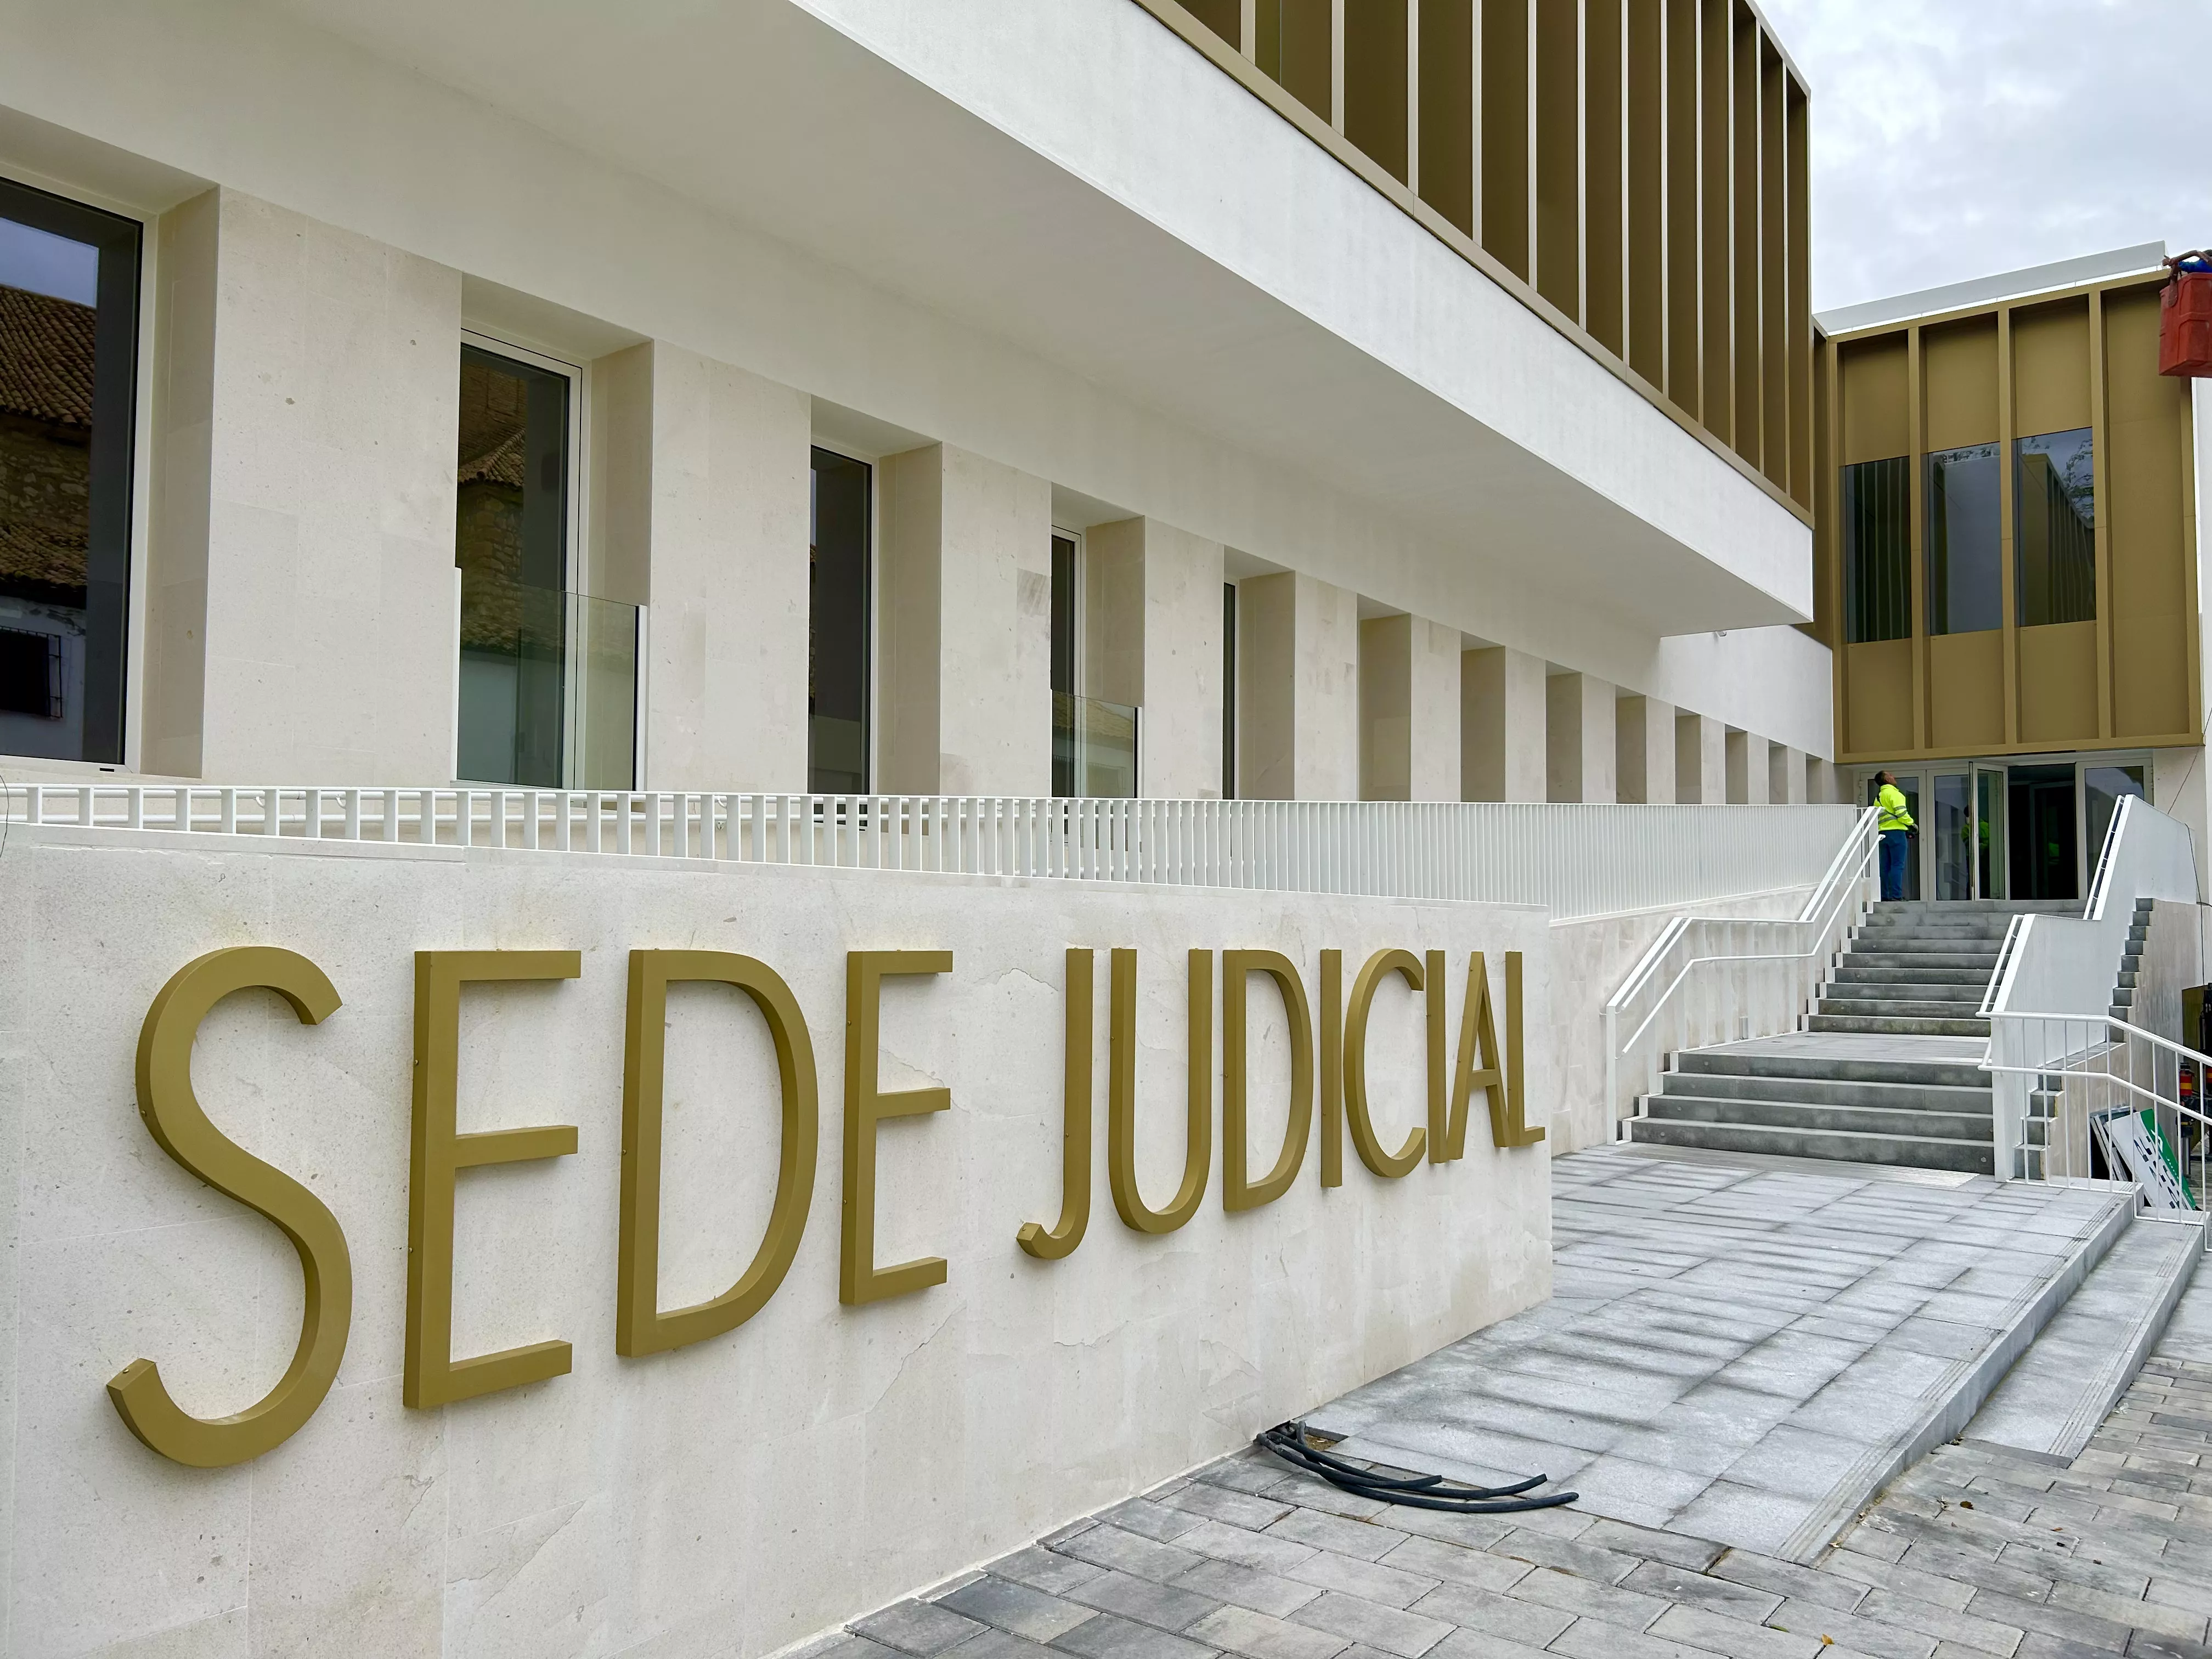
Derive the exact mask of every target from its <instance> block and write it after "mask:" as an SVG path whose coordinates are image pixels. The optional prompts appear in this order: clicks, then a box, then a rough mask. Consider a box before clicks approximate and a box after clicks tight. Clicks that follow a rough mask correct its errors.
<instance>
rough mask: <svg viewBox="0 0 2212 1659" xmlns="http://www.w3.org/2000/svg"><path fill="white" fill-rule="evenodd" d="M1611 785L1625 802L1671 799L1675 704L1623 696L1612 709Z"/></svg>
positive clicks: (1672, 796)
mask: <svg viewBox="0 0 2212 1659" xmlns="http://www.w3.org/2000/svg"><path fill="white" fill-rule="evenodd" d="M1613 787H1614V790H1615V792H1616V793H1617V794H1618V796H1619V798H1620V799H1622V800H1625V801H1653V802H1671V801H1672V800H1673V799H1674V705H1673V704H1672V703H1666V702H1660V701H1659V700H1658V699H1657V698H1656V697H1623V698H1621V699H1620V701H1619V702H1616V703H1614V705H1613Z"/></svg>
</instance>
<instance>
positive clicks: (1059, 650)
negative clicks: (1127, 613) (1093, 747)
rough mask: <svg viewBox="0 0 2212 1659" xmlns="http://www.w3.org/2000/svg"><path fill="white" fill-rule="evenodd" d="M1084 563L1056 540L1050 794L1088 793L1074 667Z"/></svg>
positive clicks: (1066, 539)
mask: <svg viewBox="0 0 2212 1659" xmlns="http://www.w3.org/2000/svg"><path fill="white" fill-rule="evenodd" d="M1082 584H1083V560H1082V556H1081V550H1080V548H1079V544H1077V542H1076V540H1075V538H1073V536H1060V535H1055V536H1054V538H1052V793H1054V794H1055V795H1060V796H1063V797H1065V796H1070V795H1082V794H1085V793H1088V791H1086V790H1085V788H1084V787H1083V785H1084V777H1083V758H1082V738H1083V707H1082V699H1081V697H1080V696H1079V695H1078V687H1077V681H1076V676H1077V674H1078V672H1079V670H1078V668H1077V666H1076V664H1077V659H1078V658H1079V656H1080V654H1081V646H1082V641H1081V639H1080V637H1079V635H1078V633H1077V629H1079V628H1080V627H1081V626H1082V616H1083V586H1082Z"/></svg>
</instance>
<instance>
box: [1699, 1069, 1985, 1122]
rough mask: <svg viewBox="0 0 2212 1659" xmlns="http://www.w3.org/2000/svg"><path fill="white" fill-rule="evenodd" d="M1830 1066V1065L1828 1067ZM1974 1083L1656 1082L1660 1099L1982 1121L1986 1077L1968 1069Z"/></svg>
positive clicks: (1709, 1077)
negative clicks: (1952, 1115) (1962, 1115)
mask: <svg viewBox="0 0 2212 1659" xmlns="http://www.w3.org/2000/svg"><path fill="white" fill-rule="evenodd" d="M1831 1066H1832V1062H1831ZM1966 1075H1967V1076H1968V1077H1969V1078H1972V1079H1976V1080H1975V1081H1971V1082H1965V1083H1942V1084H1936V1083H1926V1082H1920V1081H1915V1080H1911V1079H1907V1080H1902V1081H1892V1080H1889V1079H1858V1078H1846V1077H1838V1076H1835V1075H1833V1073H1832V1070H1821V1071H1813V1072H1800V1073H1784V1074H1782V1075H1778V1076H1766V1075H1761V1074H1760V1073H1756V1072H1753V1073H1750V1074H1748V1075H1744V1074H1741V1073H1725V1072H1712V1071H1705V1070H1696V1071H1692V1070H1681V1071H1674V1072H1669V1073H1667V1074H1666V1075H1665V1076H1664V1077H1662V1078H1661V1079H1660V1080H1659V1084H1660V1092H1661V1093H1662V1094H1664V1095H1688V1096H1694V1097H1697V1098H1699V1099H1701V1100H1778V1101H1787V1102H1794V1103H1800V1104H1804V1105H1809V1106H1864V1107H1869V1108H1873V1109H1878V1110H1881V1111H1890V1112H1966V1113H1977V1112H1978V1113H1980V1114H1982V1115H1984V1116H1986V1115H1988V1114H1989V1111H1990V1077H1989V1073H1986V1072H1980V1071H1977V1070H1974V1069H1972V1068H1971V1067H1970V1068H1968V1070H1967V1073H1966Z"/></svg>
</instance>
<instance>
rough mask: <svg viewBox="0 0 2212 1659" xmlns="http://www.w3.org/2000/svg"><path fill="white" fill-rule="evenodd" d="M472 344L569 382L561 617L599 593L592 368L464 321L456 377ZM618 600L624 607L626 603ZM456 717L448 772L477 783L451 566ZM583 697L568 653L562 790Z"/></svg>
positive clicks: (634, 697)
mask: <svg viewBox="0 0 2212 1659" xmlns="http://www.w3.org/2000/svg"><path fill="white" fill-rule="evenodd" d="M468 349H475V350H477V351H480V352H483V353H484V354H485V355H487V356H494V357H504V358H507V359H509V360H511V361H513V362H517V363H520V364H521V365H523V366H524V367H525V368H534V369H538V370H539V371H541V372H543V373H545V374H555V375H558V376H560V377H561V378H562V380H566V381H567V382H568V419H567V426H568V432H567V435H566V439H565V443H566V469H565V470H566V473H567V477H566V478H565V480H564V483H565V494H566V497H567V499H566V500H565V501H564V502H563V504H562V520H563V522H562V555H561V593H562V603H563V611H564V615H565V612H566V605H567V600H568V598H569V596H571V595H574V596H577V597H580V598H584V599H599V598H602V597H604V596H603V595H600V594H597V593H594V592H592V588H593V586H595V585H596V584H595V583H594V582H593V581H592V557H591V553H592V549H591V547H590V546H589V544H588V541H587V538H588V537H589V534H590V526H591V523H592V516H591V514H592V499H591V497H592V460H593V457H592V409H591V399H592V370H591V365H590V364H589V363H588V362H576V361H573V360H571V359H569V358H567V357H562V356H555V355H553V354H551V353H550V352H547V351H544V350H542V349H538V348H535V347H532V346H527V345H524V344H522V343H520V342H519V341H517V340H514V339H513V338H510V337H506V336H504V335H500V334H495V333H493V332H491V331H489V330H487V329H484V328H482V327H479V326H477V325H471V324H467V323H464V324H463V325H462V327H461V331H460V339H459V349H457V350H456V352H455V355H454V372H455V374H456V376H457V377H458V375H459V369H460V365H461V363H462V362H465V361H466V359H465V355H464V354H465V352H466V351H467V350H468ZM621 603H625V604H627V603H628V601H626V600H625V601H622V602H621ZM635 610H636V611H637V645H636V651H637V659H636V666H635V684H633V686H632V688H631V722H632V730H631V733H630V775H629V785H628V786H627V787H629V788H631V789H635V788H637V787H639V783H640V781H641V779H642V778H643V777H644V776H645V775H646V754H645V738H646V729H647V721H646V710H647V706H648V705H647V675H648V671H649V666H648V665H649V664H650V663H651V661H652V658H651V655H650V653H649V652H648V650H647V642H648V640H649V638H650V635H649V633H648V631H647V630H648V629H649V627H650V622H649V614H648V607H647V606H646V605H637V606H635ZM460 690H461V568H460V565H459V562H456V563H455V564H454V566H453V747H452V760H451V764H450V768H449V769H450V770H451V772H452V773H453V780H454V781H455V782H456V783H459V784H475V783H477V782H478V781H477V780H473V779H466V778H463V777H462V776H461V775H460V726H461V697H460ZM581 694H582V677H581V676H580V675H578V674H576V673H574V672H573V671H571V670H570V668H569V666H568V664H567V662H566V660H565V658H564V661H563V664H562V684H561V721H562V735H561V777H562V781H561V787H562V788H563V789H572V788H574V787H577V786H576V783H575V778H574V769H575V753H574V742H575V734H576V732H577V731H578V729H579V722H580V719H581V711H580V707H579V704H580V697H581ZM481 787H485V788H500V787H520V786H519V785H499V784H495V783H484V784H482V786H481Z"/></svg>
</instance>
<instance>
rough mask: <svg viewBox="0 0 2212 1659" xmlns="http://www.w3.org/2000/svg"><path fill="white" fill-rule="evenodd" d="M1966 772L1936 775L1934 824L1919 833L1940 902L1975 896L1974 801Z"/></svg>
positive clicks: (1969, 777) (1970, 779) (1969, 779)
mask: <svg viewBox="0 0 2212 1659" xmlns="http://www.w3.org/2000/svg"><path fill="white" fill-rule="evenodd" d="M1971 782H1972V778H1971V776H1970V775H1969V774H1967V773H1965V772H1938V773H1937V774H1936V776H1935V779H1934V783H1935V791H1934V793H1935V797H1936V799H1935V811H1934V813H1933V814H1932V818H1933V821H1932V822H1931V823H1929V824H1928V825H1927V826H1926V827H1925V828H1924V829H1923V831H1922V835H1923V838H1924V839H1925V840H1926V841H1927V842H1928V843H1929V858H1930V860H1931V861H1932V863H1933V866H1934V871H1933V873H1934V877H1935V880H1934V888H1935V894H1936V897H1937V898H1939V899H1964V898H1972V896H1974V801H1973V793H1972V789H1971V788H1970V787H1969V785H1970V784H1971Z"/></svg>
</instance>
